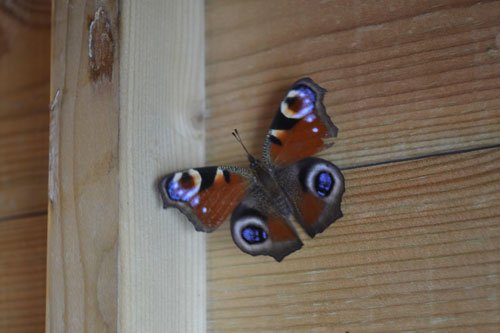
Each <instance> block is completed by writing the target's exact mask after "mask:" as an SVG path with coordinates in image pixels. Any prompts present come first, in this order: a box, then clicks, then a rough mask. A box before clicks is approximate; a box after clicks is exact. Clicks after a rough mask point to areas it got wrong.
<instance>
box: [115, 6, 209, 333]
mask: <svg viewBox="0 0 500 333" xmlns="http://www.w3.org/2000/svg"><path fill="white" fill-rule="evenodd" d="M122 4H123V6H122V8H121V21H120V22H121V23H120V27H121V29H123V30H122V35H121V36H122V40H121V59H120V66H121V72H120V155H119V156H120V158H119V161H120V162H119V163H120V207H121V210H120V283H119V297H118V298H119V300H120V315H119V317H120V318H119V327H118V331H119V332H131V333H135V332H186V333H187V332H205V331H206V249H205V237H204V235H203V234H201V233H198V232H196V231H195V230H194V228H193V227H192V225H191V224H190V223H189V222H188V221H187V220H186V219H185V218H184V217H183V216H182V215H181V214H180V213H179V212H178V211H176V210H173V209H169V210H163V209H162V204H161V200H160V197H159V193H158V190H157V182H158V181H159V179H160V177H161V176H163V175H165V174H166V173H170V172H173V171H175V170H177V169H182V168H188V167H191V166H193V165H196V164H202V163H203V159H204V147H203V140H204V123H203V112H204V109H205V107H204V101H205V64H204V60H205V58H204V52H205V43H204V2H203V1H202V0H188V1H186V0H175V1H163V0H155V1H149V2H148V4H147V5H146V6H145V5H143V4H142V3H141V2H139V1H133V0H126V1H122Z"/></svg>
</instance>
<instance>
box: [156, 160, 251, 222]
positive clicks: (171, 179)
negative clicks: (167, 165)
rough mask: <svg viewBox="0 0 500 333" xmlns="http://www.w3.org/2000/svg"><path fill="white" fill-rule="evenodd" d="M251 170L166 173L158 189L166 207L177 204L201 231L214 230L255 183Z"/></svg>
mask: <svg viewBox="0 0 500 333" xmlns="http://www.w3.org/2000/svg"><path fill="white" fill-rule="evenodd" d="M253 179H254V178H253V176H252V175H251V172H250V171H249V170H246V169H242V168H236V167H216V166H214V167H204V168H195V169H187V170H182V171H178V172H174V173H171V174H169V175H166V176H165V177H163V178H162V179H161V180H160V183H159V190H160V194H161V198H162V201H163V207H164V208H168V207H176V208H178V209H179V210H180V211H181V212H182V213H184V215H186V217H187V218H188V219H189V221H191V223H193V225H194V227H195V229H196V230H198V231H204V232H212V231H213V230H215V229H217V228H218V227H219V226H220V225H221V224H222V223H223V222H224V221H226V220H228V218H229V216H230V214H231V212H232V211H233V210H234V209H235V208H236V207H237V206H238V204H239V203H240V202H241V200H242V198H243V196H244V195H245V193H246V192H247V191H248V189H249V186H250V185H251V184H252V182H254V180H253Z"/></svg>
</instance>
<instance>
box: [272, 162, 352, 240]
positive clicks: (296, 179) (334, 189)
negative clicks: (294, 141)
mask: <svg viewBox="0 0 500 333" xmlns="http://www.w3.org/2000/svg"><path fill="white" fill-rule="evenodd" d="M276 179H277V181H278V182H279V183H280V185H281V186H282V187H283V188H286V189H287V190H286V192H287V193H288V197H289V198H290V200H291V201H292V203H293V205H294V206H295V208H296V213H297V214H298V215H299V216H298V221H299V223H300V224H301V226H302V227H303V228H304V230H305V231H306V232H307V234H308V235H309V236H311V237H314V236H315V235H316V234H317V233H321V232H323V231H324V230H325V229H326V228H327V227H328V226H329V225H330V224H332V223H333V222H335V220H337V219H339V218H340V217H342V211H341V209H340V203H341V201H342V195H343V193H344V177H343V175H342V173H341V172H340V170H339V169H338V168H337V167H336V166H335V165H333V164H332V163H330V162H328V161H326V160H323V159H320V158H315V157H309V158H306V159H303V160H300V161H298V162H297V163H294V164H292V165H291V166H288V167H286V168H283V169H278V170H276Z"/></svg>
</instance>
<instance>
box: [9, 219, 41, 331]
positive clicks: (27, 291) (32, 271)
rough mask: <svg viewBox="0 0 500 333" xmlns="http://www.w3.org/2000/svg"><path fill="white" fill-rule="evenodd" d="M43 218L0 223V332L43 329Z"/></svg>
mask: <svg viewBox="0 0 500 333" xmlns="http://www.w3.org/2000/svg"><path fill="white" fill-rule="evenodd" d="M46 222H47V217H46V216H45V215H40V216H37V217H31V218H22V219H11V220H8V221H2V222H0V332H5V333H11V332H12V333H14V332H19V333H21V332H43V328H44V322H45V306H44V305H45V267H46V266H45V259H46V246H47V242H46V237H47V224H46Z"/></svg>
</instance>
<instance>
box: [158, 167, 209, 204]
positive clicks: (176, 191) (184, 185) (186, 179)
mask: <svg viewBox="0 0 500 333" xmlns="http://www.w3.org/2000/svg"><path fill="white" fill-rule="evenodd" d="M200 185H201V176H200V173H199V172H198V171H196V170H194V169H189V170H187V171H184V172H177V173H176V174H174V175H173V177H172V178H171V179H170V180H169V181H168V182H167V183H166V185H165V187H166V192H167V194H168V196H169V197H170V199H171V200H173V201H185V202H187V201H190V200H191V199H192V198H193V197H194V196H195V195H196V194H197V193H198V192H199V190H200Z"/></svg>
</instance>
